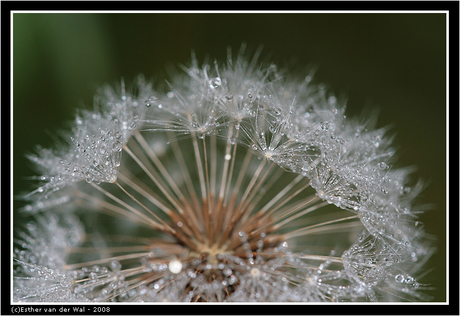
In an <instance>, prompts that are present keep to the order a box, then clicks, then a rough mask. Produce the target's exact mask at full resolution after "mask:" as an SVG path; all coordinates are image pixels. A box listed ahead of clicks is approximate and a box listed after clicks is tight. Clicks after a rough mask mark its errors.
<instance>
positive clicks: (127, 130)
mask: <svg viewBox="0 0 460 316" xmlns="http://www.w3.org/2000/svg"><path fill="white" fill-rule="evenodd" d="M244 50H245V47H244V46H243V47H242V49H241V50H240V52H239V53H238V55H237V56H236V58H233V56H231V55H229V58H228V63H227V65H226V66H218V64H217V63H214V68H213V67H211V65H208V64H204V65H203V66H199V64H198V60H197V59H196V57H195V56H194V55H192V64H191V66H190V67H183V68H184V70H185V71H184V74H183V75H178V76H176V77H174V78H171V80H169V81H168V85H169V88H170V89H168V90H169V91H168V92H167V93H163V94H162V93H160V92H158V91H154V90H153V88H152V86H151V85H150V84H148V83H146V82H145V81H144V79H143V78H142V77H139V78H138V80H137V82H136V84H135V86H136V89H134V90H136V91H137V92H136V93H134V92H133V93H131V92H130V91H129V89H128V88H127V87H126V86H125V83H124V81H122V82H121V85H120V87H119V91H116V90H115V89H112V88H110V87H105V88H103V89H102V90H101V91H100V93H99V96H98V97H96V99H95V100H96V102H95V109H94V110H93V111H81V112H80V113H78V115H77V118H76V120H75V122H74V127H73V129H72V131H71V132H70V134H69V135H64V137H66V141H67V143H64V144H61V145H60V146H59V150H48V149H41V148H39V149H38V153H37V155H31V156H29V158H30V159H31V161H33V162H34V163H35V164H36V165H37V167H38V169H39V172H40V175H39V176H38V177H37V178H36V179H37V180H38V181H39V182H40V183H39V185H38V187H37V189H35V190H34V191H32V192H31V193H30V194H28V195H27V196H26V199H27V200H28V201H29V205H27V206H25V207H24V209H23V210H24V211H26V212H29V213H32V214H36V213H41V214H43V215H41V216H43V217H40V216H39V217H37V218H38V220H37V221H35V222H30V223H29V224H28V225H27V227H26V229H27V231H26V232H24V233H21V234H20V236H19V238H18V239H17V244H18V247H17V249H16V250H15V256H16V260H15V264H16V267H17V270H16V272H15V282H14V298H15V300H16V301H113V302H118V301H142V302H148V301H156V302H163V301H188V302H214V301H216V302H224V301H225V302H232V301H236V302H240V301H288V302H290V301H301V302H309V301H325V302H331V301H336V302H340V301H375V300H379V301H394V300H425V299H427V298H426V296H424V295H423V292H421V291H420V290H421V289H423V286H420V285H421V283H420V282H419V281H417V276H418V275H419V274H420V272H419V269H420V267H421V266H422V265H423V264H424V262H426V260H427V259H428V258H429V256H430V255H431V254H432V252H433V249H432V247H431V245H430V244H429V243H428V242H427V239H426V236H425V233H424V231H423V225H420V222H419V221H418V220H417V217H416V215H415V212H414V211H413V209H412V204H413V200H414V199H415V198H416V196H417V194H418V193H419V192H420V190H421V188H422V186H421V185H420V184H418V185H416V186H415V187H412V188H411V187H410V186H408V185H407V183H408V175H409V170H407V169H397V168H394V167H393V166H392V163H393V159H394V158H393V155H394V149H393V148H392V147H390V145H391V139H390V138H389V137H387V136H386V135H385V133H386V130H385V129H375V128H374V126H372V125H371V124H370V123H363V122H360V121H358V120H353V119H346V117H345V115H344V109H345V107H344V104H343V102H342V101H341V100H340V99H339V98H336V97H335V96H333V95H328V94H327V93H326V91H325V88H324V86H322V85H316V86H315V85H314V84H313V81H312V77H311V75H312V74H309V75H307V76H306V77H304V78H305V80H297V79H292V78H290V77H288V76H287V75H283V76H282V75H281V74H280V72H279V71H278V70H277V69H278V68H277V67H275V66H273V65H272V66H269V67H267V68H264V67H262V66H257V58H258V55H259V53H257V54H256V55H255V57H254V58H253V59H252V60H247V59H246V57H245V52H244ZM134 90H133V91H134ZM77 210H78V213H76V211H77ZM81 210H84V211H85V212H83V213H81V212H80V211H81ZM74 213H75V214H78V218H76V217H75V216H74V215H73V214H74ZM56 214H57V215H56ZM81 214H82V215H81ZM96 214H99V215H98V216H99V217H96V218H95V217H93V216H94V215H96ZM70 218H72V221H73V222H72V225H71V226H69V222H68V220H70ZM93 220H96V222H93ZM90 222H91V224H92V225H88V224H89V223H90ZM95 223H96V225H95ZM97 223H99V224H102V225H104V228H105V229H104V231H108V232H110V234H109V235H107V236H104V234H101V232H99V231H98V230H97V228H98V224H97ZM83 226H86V231H85V234H86V236H87V238H83V237H82V236H83V228H82V227H83ZM69 227H70V228H69ZM99 227H100V226H99ZM77 228H78V229H77ZM121 232H122V233H121ZM93 236H100V237H97V238H95V237H93Z"/></svg>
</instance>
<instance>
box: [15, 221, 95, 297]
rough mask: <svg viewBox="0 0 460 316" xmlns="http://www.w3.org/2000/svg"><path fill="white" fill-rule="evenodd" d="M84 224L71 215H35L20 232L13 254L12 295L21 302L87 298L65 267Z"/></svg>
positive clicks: (80, 235)
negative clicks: (75, 286) (70, 248)
mask: <svg viewBox="0 0 460 316" xmlns="http://www.w3.org/2000/svg"><path fill="white" fill-rule="evenodd" d="M82 234H83V227H82V225H81V223H80V222H79V221H78V219H77V218H76V217H74V216H72V215H67V216H65V217H62V218H59V217H58V216H56V215H47V216H41V217H36V219H35V220H34V221H30V222H29V223H28V224H27V225H26V230H25V231H23V232H19V237H18V238H17V239H16V240H15V242H16V244H17V245H18V247H17V248H15V251H14V254H13V257H14V263H15V270H14V287H13V299H14V300H15V301H20V302H84V301H87V298H85V297H84V296H81V295H78V294H76V293H75V292H74V280H73V278H72V277H71V276H69V275H68V274H67V272H66V271H65V269H64V266H65V263H66V256H65V253H66V251H67V249H68V247H75V246H76V245H78V243H79V242H80V240H81V238H82Z"/></svg>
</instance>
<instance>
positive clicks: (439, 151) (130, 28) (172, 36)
mask: <svg viewBox="0 0 460 316" xmlns="http://www.w3.org/2000/svg"><path fill="white" fill-rule="evenodd" d="M242 42H246V43H247V44H248V47H249V48H251V49H252V50H253V51H254V50H255V49H256V48H257V47H258V46H259V45H263V46H264V50H263V52H264V54H263V56H270V59H271V60H272V61H274V62H276V63H278V65H280V66H282V65H283V64H285V63H290V64H292V62H293V61H294V62H295V63H296V65H298V68H299V69H303V68H304V67H306V66H309V65H316V66H319V68H318V71H317V73H316V80H317V81H320V82H323V83H326V84H327V85H328V86H329V87H330V88H331V90H332V91H335V92H336V93H337V94H339V95H347V96H348V112H347V114H348V116H354V115H358V114H360V113H361V110H362V109H363V108H365V107H371V108H372V107H376V108H379V109H380V116H379V121H378V126H379V127H382V126H386V125H388V124H392V126H393V128H392V130H391V132H392V133H395V134H396V139H395V144H396V147H397V148H398V150H397V153H398V155H399V157H400V159H399V166H408V165H415V166H417V167H418V169H417V171H416V172H415V177H416V178H417V177H421V178H423V179H426V180H428V181H429V186H428V188H427V189H426V190H425V191H424V192H423V201H424V202H426V203H434V204H435V208H434V209H433V210H432V211H430V212H428V213H426V214H424V215H423V216H422V217H421V219H422V221H424V222H425V224H426V230H427V232H428V233H430V234H433V235H436V236H437V238H438V252H437V253H436V254H435V255H434V257H433V258H432V261H431V262H430V266H433V267H434V268H435V270H434V271H433V272H431V273H430V274H429V275H428V276H427V277H426V279H425V281H426V282H428V283H430V284H431V285H432V286H433V287H436V289H435V290H433V291H431V293H430V294H431V295H433V296H434V300H435V301H445V300H446V291H445V286H446V282H445V279H446V275H445V274H446V269H445V264H446V260H445V256H446V249H445V245H446V243H445V229H446V112H447V111H446V17H445V14H441V13H439V14H426V13H413V14H400V13H395V14H378V13H363V14H335V13H330V14H300V13H299V14H279V13H278V14H270V13H266V14H262V13H258V14H230V13H229V14H217V13H210V14H179V13H177V14H89V13H87V14H62V13H59V14H26V13H16V14H14V15H13V111H12V113H13V162H14V165H13V179H14V182H13V193H14V194H15V195H18V194H21V193H22V192H25V191H28V190H29V189H30V182H28V181H27V180H24V177H26V176H29V175H32V174H33V171H32V170H31V169H30V163H29V162H28V161H27V160H26V159H25V158H24V154H25V153H26V152H31V151H33V149H34V148H35V145H37V144H40V145H43V146H45V147H50V146H53V139H52V137H50V134H52V133H54V132H56V130H58V129H61V128H65V127H66V125H65V122H66V121H69V120H72V119H73V116H74V113H75V108H78V107H81V105H82V104H84V105H86V106H91V104H92V96H93V94H94V92H95V90H96V88H97V87H99V86H100V85H102V84H104V83H111V84H113V83H118V82H119V81H120V78H121V77H122V76H123V77H124V78H125V80H126V82H129V81H130V80H131V79H132V78H134V77H135V76H136V75H137V74H139V73H143V74H145V76H146V77H147V78H150V77H153V78H164V76H165V73H166V71H165V69H166V66H168V65H175V64H177V63H188V62H189V61H190V52H191V50H192V49H194V50H195V52H196V54H197V56H198V58H199V59H200V60H201V61H202V60H203V58H204V57H205V56H209V57H211V58H217V59H218V60H220V61H225V57H226V48H227V47H228V46H231V47H232V48H233V50H234V51H236V50H237V49H239V47H240V46H241V43H242ZM49 132H51V133H49ZM17 206H18V205H15V208H17Z"/></svg>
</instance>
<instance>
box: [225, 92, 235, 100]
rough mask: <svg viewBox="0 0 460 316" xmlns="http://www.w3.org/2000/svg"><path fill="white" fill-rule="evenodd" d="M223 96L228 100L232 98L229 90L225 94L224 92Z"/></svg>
mask: <svg viewBox="0 0 460 316" xmlns="http://www.w3.org/2000/svg"><path fill="white" fill-rule="evenodd" d="M225 98H226V99H227V100H229V101H230V100H231V99H233V94H232V93H231V92H228V93H227V94H225Z"/></svg>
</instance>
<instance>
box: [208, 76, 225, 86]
mask: <svg viewBox="0 0 460 316" xmlns="http://www.w3.org/2000/svg"><path fill="white" fill-rule="evenodd" d="M221 84H222V80H221V79H220V78H219V77H215V78H212V79H211V80H209V87H210V88H211V89H216V88H218V87H220V85H221Z"/></svg>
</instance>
